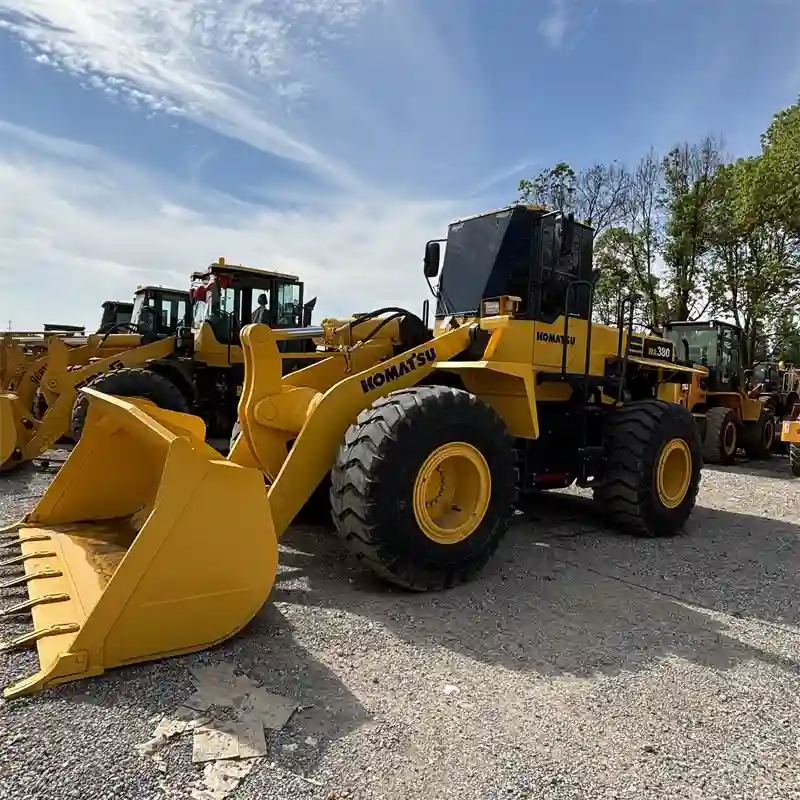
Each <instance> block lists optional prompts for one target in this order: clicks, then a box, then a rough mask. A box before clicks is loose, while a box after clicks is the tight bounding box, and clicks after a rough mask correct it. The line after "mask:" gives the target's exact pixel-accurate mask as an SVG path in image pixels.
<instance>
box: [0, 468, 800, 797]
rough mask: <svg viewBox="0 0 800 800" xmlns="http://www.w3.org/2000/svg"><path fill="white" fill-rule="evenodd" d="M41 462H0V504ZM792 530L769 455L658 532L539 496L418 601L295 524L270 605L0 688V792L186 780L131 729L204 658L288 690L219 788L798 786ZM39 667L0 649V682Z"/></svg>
mask: <svg viewBox="0 0 800 800" xmlns="http://www.w3.org/2000/svg"><path fill="white" fill-rule="evenodd" d="M49 477H50V476H49V475H48V474H47V473H46V472H42V471H37V470H35V469H32V470H28V471H25V472H21V473H17V474H14V475H11V476H5V477H2V478H0V481H2V486H1V487H0V491H1V492H2V495H0V519H2V521H3V522H9V521H13V520H14V519H15V518H17V517H19V516H20V514H21V513H22V512H23V511H24V510H26V509H27V508H29V507H30V506H31V505H32V504H33V503H34V502H35V496H36V495H37V494H39V493H40V492H41V491H43V489H44V488H45V486H46V485H47V482H48V480H49ZM799 526H800V481H798V480H796V479H794V480H793V479H792V478H791V477H790V476H789V473H788V465H787V463H786V460H785V459H783V458H774V459H773V460H772V461H771V462H770V463H769V464H768V465H767V466H754V465H753V464H748V463H742V464H740V465H738V466H736V467H732V468H726V469H712V468H706V470H705V471H704V477H703V483H702V488H701V494H700V501H699V506H698V508H697V509H696V511H695V513H694V516H693V519H692V521H691V524H690V526H689V528H688V530H687V532H686V535H684V536H682V537H679V538H676V539H673V540H669V541H636V540H631V539H628V538H625V537H622V536H619V535H615V534H614V533H612V532H610V531H607V530H603V528H602V526H601V525H600V524H599V523H598V521H597V520H596V518H595V516H594V514H593V509H592V506H591V504H590V503H588V502H587V501H586V499H585V497H582V496H581V493H580V492H565V493H554V494H551V495H549V496H546V497H544V498H543V499H542V500H541V503H540V504H539V505H537V506H536V507H535V508H534V509H532V510H530V511H528V512H527V513H526V514H525V515H523V516H521V517H520V518H519V524H518V525H516V526H515V527H514V528H513V529H512V531H511V532H510V533H509V535H508V537H507V539H506V541H505V543H504V544H503V545H502V546H501V548H500V550H499V552H498V554H497V556H496V557H495V559H494V560H493V561H492V562H491V564H490V566H489V567H488V568H487V570H486V571H485V573H484V575H483V577H482V578H481V579H480V580H478V581H477V582H475V583H473V584H470V585H469V586H464V587H460V588H458V589H456V590H453V591H449V592H446V593H442V594H437V595H427V596H420V595H412V596H409V595H407V594H405V593H402V592H395V591H392V590H390V589H387V588H386V587H385V586H384V585H382V584H380V583H378V582H377V581H376V580H374V579H373V578H372V576H371V575H370V574H369V573H366V572H364V571H363V570H362V569H360V568H359V567H358V565H356V564H355V563H354V562H353V561H352V560H351V559H350V558H349V557H347V556H345V555H344V554H343V552H342V551H341V550H340V549H339V547H338V546H337V543H336V541H335V539H334V538H333V537H332V536H330V535H329V534H328V533H327V532H326V531H325V530H324V529H308V528H307V529H299V530H295V531H292V532H290V533H289V534H287V536H286V537H285V545H286V547H285V548H283V552H282V553H281V560H282V569H283V572H282V574H281V576H280V579H279V581H278V584H277V585H276V588H275V589H274V591H273V595H272V598H271V601H270V602H269V603H268V604H267V605H266V606H265V608H264V609H263V611H262V612H261V614H260V615H259V616H258V618H257V619H256V620H255V622H254V623H253V624H252V625H251V626H249V627H248V629H247V630H245V631H244V632H243V633H242V634H241V635H239V636H238V637H236V638H235V639H234V640H232V641H229V642H228V643H226V644H225V645H224V646H222V647H220V648H218V649H216V650H214V651H212V652H204V653H202V654H199V655H197V656H192V657H185V658H178V659H172V660H170V661H165V662H161V663H151V664H147V665H144V666H139V667H134V668H126V669H122V670H115V671H113V672H112V673H110V674H108V675H106V676H104V677H102V678H98V679H92V680H88V681H84V682H80V683H73V684H69V685H67V686H63V687H60V688H59V689H57V690H54V691H51V692H50V693H48V694H44V695H40V696H38V697H34V698H30V699H24V700H21V701H12V702H7V703H4V704H3V705H2V707H0V798H9V799H10V798H13V799H14V800H22V798H41V799H42V800H43V799H44V798H48V799H49V798H58V799H59V800H60V799H61V798H71V797H76V798H83V799H84V800H95V799H96V800H101V798H131V800H147V798H163V797H175V798H180V797H188V796H189V787H190V786H192V785H193V784H194V783H196V781H197V779H198V777H199V776H200V775H201V773H202V770H201V768H200V767H199V766H196V765H193V764H192V763H191V737H184V738H181V739H179V740H177V741H176V742H175V743H174V744H171V745H170V746H169V747H168V748H167V749H166V750H164V754H165V759H166V765H167V766H166V774H164V773H162V772H161V771H159V770H158V769H157V766H156V764H155V763H154V762H153V761H152V760H151V759H149V758H146V757H143V756H141V755H139V754H138V753H137V752H136V751H135V749H134V747H135V745H136V744H137V743H140V742H144V741H145V740H147V739H149V738H150V735H151V733H152V731H153V728H154V726H155V724H156V722H157V721H158V719H159V717H160V715H161V714H163V713H167V712H170V711H171V710H173V709H174V708H175V707H176V706H178V705H180V703H181V702H183V701H184V700H186V698H187V697H188V696H189V695H190V694H191V692H192V679H191V675H190V672H189V668H190V667H191V666H195V665H197V664H213V663H219V662H229V663H233V664H235V665H236V666H237V667H239V668H241V670H243V671H244V672H245V673H246V674H247V675H249V676H250V677H251V678H253V679H254V680H256V681H258V682H259V683H261V684H262V685H263V686H264V687H266V688H267V689H268V690H269V691H272V692H276V693H279V694H284V695H289V696H292V697H294V698H296V699H297V700H298V702H299V703H300V704H301V710H299V711H298V712H297V713H296V714H295V715H294V717H293V718H292V719H291V721H290V722H289V724H288V725H287V726H286V727H285V728H284V729H283V730H282V731H281V732H278V733H273V734H270V735H269V736H268V742H269V756H268V758H267V759H265V760H262V761H260V762H259V763H258V764H257V765H256V766H255V768H254V769H253V770H252V772H251V773H250V774H249V775H248V776H247V777H246V778H245V779H244V780H243V782H242V783H241V784H240V785H239V787H238V788H237V789H236V790H235V792H234V793H233V794H232V795H230V797H231V798H232V800H242V799H243V798H252V800H256V799H258V800H267V799H268V798H286V799H287V800H289V798H292V799H294V798H315V799H317V798H318V799H319V800H323V799H327V800H344V798H404V800H413V799H414V798H426V799H427V798H459V800H460V799H461V798H464V799H470V798H481V800H483V799H486V800H494V799H495V798H531V799H534V798H535V799H536V800H540V799H541V800H545V799H547V800H551V799H552V800H556V799H559V800H560V799H561V798H565V799H566V798H576V800H578V799H580V800H591V799H592V798H636V799H637V800H646V799H648V798H659V799H662V798H697V799H698V800H700V798H702V800H713V798H731V799H733V798H759V800H770V799H771V798H780V800H790V799H791V798H800V738H799V737H798V726H797V721H798V719H800V670H799V669H798V658H800V629H799V628H798V621H799V620H800V594H798V592H797V591H796V586H797V576H798V573H799V572H800V558H798V534H800V527H799ZM3 602H4V603H5V604H7V603H8V602H9V598H3ZM26 625H29V622H24V623H23V624H18V623H14V624H12V623H9V622H3V623H0V638H3V639H6V638H9V637H10V636H13V635H18V634H19V633H20V632H22V631H24V630H25V629H26ZM35 663H36V658H35V655H34V654H32V653H13V654H10V655H0V679H1V680H2V683H3V684H4V685H5V684H8V683H9V682H10V681H11V680H12V679H13V678H15V677H17V676H20V675H22V674H25V673H27V672H30V671H31V670H32V669H33V668H34V666H35ZM307 740H308V741H307ZM287 745H289V747H287ZM291 745H296V747H291ZM298 776H305V777H306V778H310V779H311V780H312V781H313V783H312V782H309V781H308V780H304V779H303V778H302V777H298Z"/></svg>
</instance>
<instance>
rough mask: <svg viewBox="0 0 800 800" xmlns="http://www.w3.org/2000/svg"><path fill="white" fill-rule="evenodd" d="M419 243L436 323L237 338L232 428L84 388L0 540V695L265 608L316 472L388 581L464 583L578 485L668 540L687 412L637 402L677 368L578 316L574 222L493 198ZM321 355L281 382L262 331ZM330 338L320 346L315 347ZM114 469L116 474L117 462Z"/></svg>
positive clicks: (665, 344)
mask: <svg viewBox="0 0 800 800" xmlns="http://www.w3.org/2000/svg"><path fill="white" fill-rule="evenodd" d="M440 255H441V252H440V246H439V243H438V242H431V243H429V244H428V246H427V247H426V257H425V275H426V277H428V278H429V279H432V278H434V277H436V276H437V275H440V277H439V284H438V292H437V308H436V317H437V319H436V323H435V326H434V327H435V332H434V331H431V330H430V329H429V328H428V327H427V325H426V324H425V321H424V320H422V319H420V318H419V317H418V316H417V315H416V314H414V313H412V312H410V311H407V310H404V309H402V308H386V309H379V310H378V311H376V312H372V313H371V314H365V315H361V316H359V317H357V318H353V319H348V320H341V321H335V320H325V321H324V322H323V324H322V326H321V327H320V328H318V329H302V328H301V329H299V330H298V329H285V330H272V329H270V328H269V327H267V326H266V325H260V324H259V325H246V326H245V327H244V328H243V329H242V330H241V333H240V340H241V345H242V351H243V356H244V365H245V366H244V386H243V391H242V394H241V398H240V401H239V406H238V418H239V422H240V426H241V433H240V435H239V436H238V437H237V439H236V442H235V444H234V446H233V448H232V449H231V452H230V453H229V455H228V456H227V458H222V457H221V456H220V455H219V453H217V452H216V451H215V450H213V449H212V448H211V447H209V446H208V445H207V444H206V443H205V441H204V440H205V436H206V431H205V425H204V422H203V420H202V419H200V418H199V417H196V416H193V415H187V414H182V413H175V412H172V411H169V410H165V409H161V408H158V406H156V405H155V404H153V403H151V402H149V401H147V400H144V399H134V398H129V399H125V398H120V397H114V396H112V395H108V394H105V393H102V392H99V391H97V390H96V389H91V388H85V389H83V390H82V391H83V394H84V395H85V396H86V397H87V398H88V400H89V412H88V418H87V422H86V426H85V428H84V432H83V436H82V437H81V439H80V441H79V443H78V444H77V446H76V447H75V449H74V450H73V452H72V453H71V454H70V456H69V458H68V459H67V461H66V463H65V465H64V466H63V468H62V469H61V470H60V471H59V472H58V474H57V475H56V476H55V479H54V480H53V482H52V484H51V486H50V487H49V489H48V490H47V491H46V492H45V494H44V496H43V497H42V498H41V500H40V501H39V503H38V504H37V505H36V507H35V508H34V509H33V511H32V512H30V513H29V514H27V515H26V516H25V518H24V519H23V520H21V521H20V522H19V523H18V524H16V525H14V526H11V527H10V528H8V529H7V530H6V531H5V532H4V533H3V538H4V539H5V542H6V544H5V546H6V548H7V549H8V550H9V551H10V552H18V553H19V555H17V556H15V557H12V558H11V559H8V560H7V561H6V562H5V563H6V564H18V565H19V566H20V567H21V568H22V572H21V574H20V575H19V577H17V578H14V579H12V580H11V581H8V582H7V583H6V584H5V586H6V587H8V586H18V587H25V588H26V589H27V599H22V600H21V601H20V602H18V603H17V604H16V605H14V606H12V607H11V608H7V609H5V610H4V611H3V612H2V613H4V614H9V613H20V614H27V613H28V612H30V613H31V615H32V618H33V628H32V630H31V632H30V633H28V634H26V635H23V636H21V637H20V638H18V639H17V640H15V641H12V642H10V643H9V644H8V648H10V649H14V648H17V647H25V646H29V645H34V644H35V646H36V648H37V651H38V657H39V664H40V670H39V671H38V672H37V673H36V674H34V675H32V676H30V677H29V678H26V679H24V680H22V681H20V682H19V683H17V684H15V685H13V686H11V687H9V688H7V689H6V690H5V695H6V697H14V696H17V695H21V694H29V693H32V692H35V691H38V690H41V689H42V688H44V687H47V686H54V685H57V684H60V683H64V682H66V681H71V680H76V679H79V678H82V677H86V676H90V675H99V674H101V673H102V672H103V671H104V670H106V669H109V668H111V667H114V666H119V665H122V664H131V663H136V662H141V661H146V660H151V659H156V658H162V657H164V656H169V655H178V654H181V653H188V652H193V651H196V650H200V649H203V648H206V647H210V646H212V645H214V644H216V643H218V642H221V641H223V640H224V639H226V638H228V637H229V636H232V635H233V634H234V633H236V632H237V631H239V630H240V629H241V628H243V627H244V626H245V625H246V624H247V623H248V622H249V621H250V619H252V617H253V616H254V615H255V614H256V613H257V612H258V610H259V609H260V608H261V606H262V605H263V603H264V602H265V601H266V600H267V598H268V596H269V593H270V590H271V587H272V585H273V583H274V580H275V576H276V571H277V562H278V538H279V537H280V536H281V535H282V534H283V533H284V532H285V531H286V530H287V528H288V527H289V526H290V525H291V523H292V521H293V520H294V519H295V517H296V515H297V514H298V512H300V511H301V509H302V508H303V506H304V505H305V504H306V503H307V502H308V501H309V500H310V499H311V498H312V496H313V494H314V493H315V492H316V491H318V489H319V487H320V486H321V485H324V484H325V483H326V482H329V492H328V502H329V508H330V513H331V516H332V520H333V522H334V523H335V527H336V530H337V531H338V534H339V535H340V536H341V537H342V540H343V541H344V543H345V544H346V546H347V547H348V548H350V550H351V551H352V552H353V553H355V554H356V556H357V557H358V558H360V559H361V560H362V561H363V562H364V563H365V564H367V565H369V566H370V567H371V568H372V569H373V570H375V571H376V572H377V573H378V574H379V575H381V576H383V577H384V578H385V579H386V580H388V581H390V582H391V583H394V584H396V585H398V586H400V587H405V588H408V589H412V590H420V591H424V590H433V589H442V588H445V587H449V586H453V585H454V584H457V583H460V582H463V581H467V580H470V579H471V578H473V577H475V576H476V575H477V573H478V572H479V571H480V570H481V569H482V568H483V567H484V565H486V563H487V562H488V561H489V559H490V558H491V556H492V553H493V552H494V551H495V550H496V548H497V547H498V545H499V543H500V542H501V540H502V538H503V536H504V535H505V532H506V529H507V527H508V525H509V522H510V520H511V518H512V515H513V511H514V504H515V501H516V498H517V495H518V493H520V492H521V493H527V492H530V491H533V490H535V489H536V488H537V487H556V486H567V485H570V484H571V483H573V482H576V481H577V483H578V485H581V486H587V487H591V488H592V489H593V491H594V496H595V498H596V500H597V501H598V502H599V504H600V507H601V508H602V511H603V513H604V514H605V516H606V517H607V519H608V521H609V523H610V524H612V525H615V526H616V527H617V528H619V529H620V530H622V531H625V532H628V533H630V534H632V535H634V536H671V535H673V534H676V533H677V532H679V531H680V530H681V528H682V527H683V525H684V523H685V522H686V520H687V518H688V517H689V515H690V513H691V511H692V509H693V507H694V505H695V501H696V496H697V491H698V484H699V480H700V470H701V463H702V458H701V454H700V444H699V438H698V434H697V430H696V423H695V419H694V418H693V416H692V415H691V414H690V413H689V411H688V410H687V409H686V408H684V407H683V406H681V405H680V404H677V403H669V402H665V401H664V400H662V399H659V395H660V394H661V393H662V391H663V392H664V393H666V394H668V390H669V384H670V382H678V383H685V382H686V381H687V380H689V378H690V377H691V376H692V375H695V374H698V372H699V371H698V370H697V369H695V368H693V367H689V366H685V365H682V364H679V363H677V362H676V361H675V359H674V347H673V345H672V343H671V342H669V341H665V340H662V339H657V338H652V337H646V336H639V335H635V334H633V332H632V316H631V317H630V321H629V324H628V327H627V329H625V330H623V329H622V328H620V329H615V328H611V327H605V326H601V325H594V324H592V323H591V312H592V295H593V286H594V279H595V275H594V273H593V271H592V263H591V261H592V232H591V230H590V229H589V228H587V227H585V226H583V225H580V224H578V223H576V222H574V220H572V219H571V218H569V217H568V218H566V219H564V218H563V217H562V216H561V215H560V214H558V213H544V212H543V211H542V210H541V209H539V208H537V207H528V206H523V205H515V206H511V207H509V208H504V209H500V210H498V211H493V212H490V213H487V214H482V215H478V216H475V217H472V218H469V219H466V220H461V221H459V222H457V223H454V224H453V225H451V226H450V228H449V231H448V237H447V250H446V252H445V257H444V264H443V266H442V267H441V270H440ZM308 337H312V338H316V337H321V338H322V339H324V340H325V342H326V343H327V345H328V346H329V347H330V348H332V349H331V351H330V352H329V354H328V357H327V358H325V359H323V360H317V361H316V362H313V363H310V364H309V366H307V367H305V368H303V369H299V370H296V371H294V372H291V373H289V374H286V375H284V374H283V369H282V352H281V347H282V344H281V343H282V342H286V341H297V340H299V339H301V338H308ZM334 348H335V349H334ZM120 464H124V465H125V476H124V481H120V473H119V465H120Z"/></svg>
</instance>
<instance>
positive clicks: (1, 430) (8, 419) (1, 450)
mask: <svg viewBox="0 0 800 800" xmlns="http://www.w3.org/2000/svg"><path fill="white" fill-rule="evenodd" d="M16 449H17V426H16V423H15V422H14V395H9V394H0V464H5V463H6V461H8V460H9V459H10V458H11V456H12V454H13V453H14V450H16Z"/></svg>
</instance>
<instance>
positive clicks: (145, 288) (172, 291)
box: [134, 283, 189, 296]
mask: <svg viewBox="0 0 800 800" xmlns="http://www.w3.org/2000/svg"><path fill="white" fill-rule="evenodd" d="M148 291H152V292H168V293H169V294H185V295H187V296H188V295H189V292H188V291H187V290H186V289H171V288H170V287H169V286H156V285H154V284H150V283H149V284H146V285H144V286H141V285H140V286H137V287H136V291H135V292H134V294H141V293H142V292H148Z"/></svg>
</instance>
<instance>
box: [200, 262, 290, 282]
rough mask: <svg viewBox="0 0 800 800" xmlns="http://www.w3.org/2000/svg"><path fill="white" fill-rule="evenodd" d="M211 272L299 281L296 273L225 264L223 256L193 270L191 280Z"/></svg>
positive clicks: (203, 276)
mask: <svg viewBox="0 0 800 800" xmlns="http://www.w3.org/2000/svg"><path fill="white" fill-rule="evenodd" d="M212 272H221V273H223V274H228V275H235V274H236V273H237V272H244V273H247V274H248V275H257V276H259V277H261V278H281V279H283V280H285V281H295V282H299V280H300V278H299V277H298V276H297V275H290V274H289V273H288V272H273V271H271V270H268V269H257V268H256V267H246V266H244V265H243V264H226V263H225V259H224V258H220V259H219V260H218V261H214V262H213V263H211V264H209V265H208V266H207V267H206V268H205V269H204V270H201V271H198V272H193V273H192V280H196V279H198V278H205V277H207V276H208V275H210V274H211V273H212Z"/></svg>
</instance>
